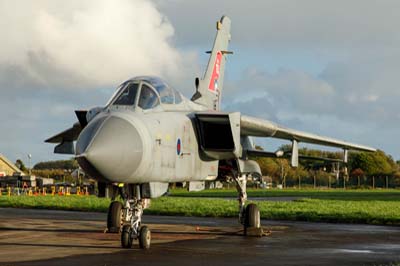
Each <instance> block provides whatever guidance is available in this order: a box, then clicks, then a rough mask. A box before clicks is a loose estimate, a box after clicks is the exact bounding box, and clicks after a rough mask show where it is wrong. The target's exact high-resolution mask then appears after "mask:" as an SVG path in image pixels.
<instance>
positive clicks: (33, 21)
mask: <svg viewBox="0 0 400 266" xmlns="http://www.w3.org/2000/svg"><path fill="white" fill-rule="evenodd" d="M0 25H3V26H4V27H1V31H2V36H4V37H5V38H3V39H2V49H0V64H8V65H14V66H18V67H20V68H21V69H23V70H24V71H25V73H27V74H29V76H30V77H32V78H34V79H35V80H36V81H37V82H38V83H39V84H41V86H53V87H54V86H56V87H64V88H66V87H68V88H71V89H72V88H82V87H85V88H89V87H96V86H116V85H117V84H118V83H119V82H122V81H123V80H126V79H127V78H129V77H131V76H134V75H143V74H156V75H161V76H166V77H169V78H178V77H180V76H181V74H180V73H181V72H182V69H183V68H184V63H185V61H183V60H182V54H180V53H179V52H178V51H177V50H176V48H175V47H174V46H173V45H172V44H171V38H172V37H173V35H174V29H173V27H172V26H171V24H170V23H169V21H168V19H167V18H166V17H165V16H163V15H162V14H161V13H160V12H159V11H158V10H157V9H156V8H155V6H154V4H153V3H151V2H150V1H147V0H133V1H130V0H118V1H109V0H89V1H84V2H81V1H79V2H78V1H72V2H70V1H51V0H48V1H43V0H42V1H33V2H26V1H18V0H17V1H2V2H1V3H0ZM189 65H190V63H189ZM4 89H5V88H2V90H4Z"/></svg>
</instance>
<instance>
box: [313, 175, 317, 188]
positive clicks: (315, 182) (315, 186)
mask: <svg viewBox="0 0 400 266" xmlns="http://www.w3.org/2000/svg"><path fill="white" fill-rule="evenodd" d="M315 188H317V176H316V175H315V173H314V189H315Z"/></svg>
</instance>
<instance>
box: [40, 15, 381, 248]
mask: <svg viewBox="0 0 400 266" xmlns="http://www.w3.org/2000/svg"><path fill="white" fill-rule="evenodd" d="M230 28H231V20H230V19H229V18H228V17H226V16H223V17H222V18H221V19H220V20H219V21H218V22H217V33H216V37H215V41H214V46H213V49H212V50H211V51H210V52H208V53H210V58H209V62H208V66H207V69H206V71H205V73H204V76H203V78H201V79H199V78H196V79H195V87H196V92H195V93H194V95H193V97H192V98H191V99H190V100H189V99H187V98H185V97H184V96H182V94H181V93H179V92H178V91H176V90H175V89H174V88H172V87H170V86H169V85H168V84H167V83H165V82H164V81H163V80H162V79H160V78H158V77H152V76H140V77H135V78H132V79H129V80H127V81H125V82H123V83H122V84H121V85H120V86H119V87H118V88H117V90H116V92H115V93H114V95H113V96H112V97H111V99H110V100H109V101H108V103H107V104H106V105H105V106H103V107H96V108H92V109H91V110H89V111H75V113H76V116H77V118H78V121H79V122H77V123H75V124H74V125H73V127H71V128H69V129H67V130H65V131H63V132H61V133H59V134H57V135H55V136H53V137H51V138H49V139H47V140H46V142H49V143H57V144H58V145H57V146H56V147H55V151H54V152H55V153H62V154H75V156H76V159H77V161H78V163H79V165H80V166H81V168H82V169H83V170H84V171H85V172H86V173H87V174H89V175H90V176H91V177H93V178H96V179H97V180H98V186H99V194H100V195H103V196H104V194H105V193H106V191H108V192H109V194H110V195H111V197H112V198H113V199H115V197H116V196H118V195H120V196H121V198H122V199H123V204H122V203H120V202H119V201H115V200H114V201H113V202H112V203H111V204H110V207H109V211H108V219H107V228H108V231H109V232H116V233H121V244H122V246H123V247H124V248H130V247H131V246H132V243H133V240H135V239H137V240H139V245H140V247H141V248H144V249H147V248H149V247H150V240H151V233H150V230H149V229H148V227H147V226H144V225H142V224H141V218H142V214H143V210H144V209H145V208H147V207H148V206H149V201H150V199H151V198H156V197H160V196H162V195H164V194H166V193H167V190H168V185H169V183H175V182H188V184H189V190H201V189H203V188H204V184H205V182H206V181H215V180H222V181H233V182H235V183H236V187H237V190H238V195H239V211H238V212H239V221H240V223H241V224H243V226H244V232H245V235H246V234H247V235H249V234H250V232H254V229H255V232H257V234H259V232H260V230H261V229H260V213H259V210H258V208H257V206H256V205H255V204H248V205H247V206H246V205H245V202H246V198H247V196H246V182H247V180H248V177H252V178H260V177H261V171H260V167H259V165H258V164H257V162H255V161H252V160H249V159H248V157H249V156H251V155H255V156H258V157H260V156H265V157H287V158H288V159H289V160H290V162H291V165H292V166H293V167H296V166H298V161H299V158H301V157H302V156H301V155H299V152H298V143H300V142H304V143H313V144H318V145H324V146H331V147H337V148H341V149H343V160H342V161H343V162H344V163H346V162H347V154H348V151H349V150H359V151H371V152H372V151H375V149H374V148H370V147H367V146H363V145H357V144H353V143H349V142H345V141H340V140H336V139H333V138H328V137H322V136H319V135H315V134H310V133H305V132H301V131H297V130H293V129H289V128H286V127H282V126H280V125H277V124H275V123H273V122H270V121H267V120H262V119H259V118H254V117H249V116H245V115H241V113H240V112H230V113H228V112H223V111H220V106H221V95H222V89H223V81H224V71H225V63H226V57H227V56H228V55H230V54H232V52H230V51H229V50H228V44H229V42H230V39H231V34H230ZM251 137H272V138H279V139H285V140H288V141H290V142H291V150H290V151H288V152H286V153H285V152H283V151H277V152H266V151H259V150H256V149H255V146H254V143H253V141H252V139H251ZM74 141H76V145H75V146H74ZM308 159H309V158H308Z"/></svg>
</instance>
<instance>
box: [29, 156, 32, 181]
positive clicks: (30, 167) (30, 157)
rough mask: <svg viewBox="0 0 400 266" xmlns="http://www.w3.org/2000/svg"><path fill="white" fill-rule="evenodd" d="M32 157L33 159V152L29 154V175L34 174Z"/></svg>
mask: <svg viewBox="0 0 400 266" xmlns="http://www.w3.org/2000/svg"><path fill="white" fill-rule="evenodd" d="M31 159H32V154H30V153H29V154H28V160H29V176H30V175H31V174H32V172H31V171H32V170H31V169H32V166H31Z"/></svg>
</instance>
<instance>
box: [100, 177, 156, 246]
mask: <svg viewBox="0 0 400 266" xmlns="http://www.w3.org/2000/svg"><path fill="white" fill-rule="evenodd" d="M120 194H121V196H122V198H123V200H124V204H123V205H122V204H121V203H120V202H117V201H113V202H112V203H111V204H110V207H109V210H108V219H107V229H108V232H110V233H119V232H121V246H122V247H123V248H131V247H132V244H133V241H134V240H136V239H138V240H139V247H140V248H142V249H149V248H150V243H151V232H150V230H149V228H148V227H147V226H142V225H141V222H142V215H143V210H144V209H145V208H147V207H148V205H149V199H144V198H142V197H141V193H140V185H129V186H128V191H125V189H124V187H121V188H120ZM122 206H123V207H122Z"/></svg>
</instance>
